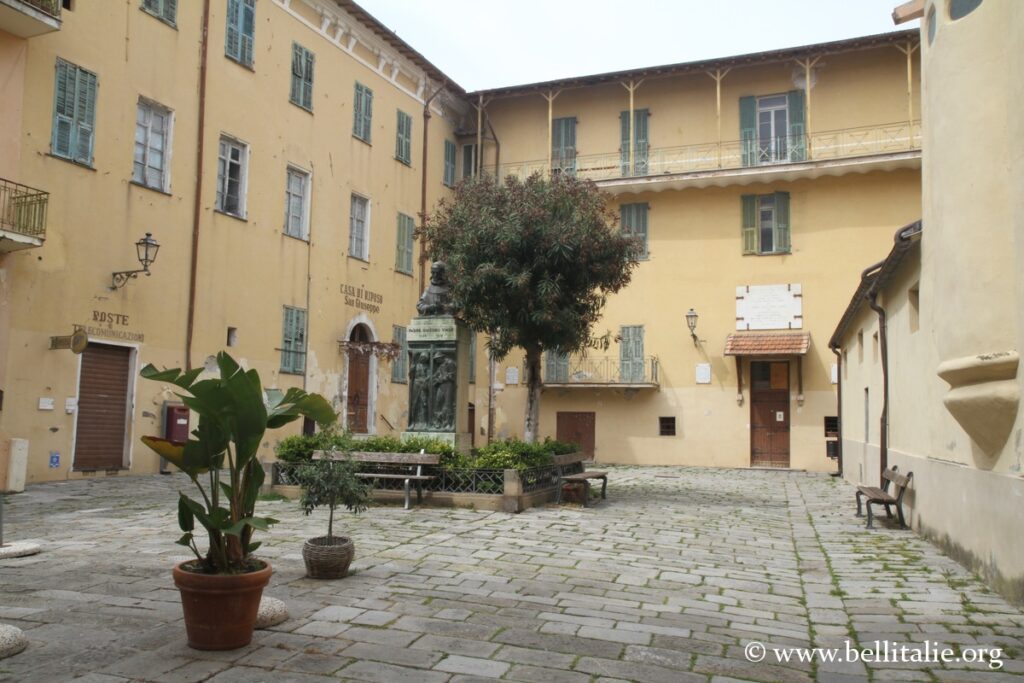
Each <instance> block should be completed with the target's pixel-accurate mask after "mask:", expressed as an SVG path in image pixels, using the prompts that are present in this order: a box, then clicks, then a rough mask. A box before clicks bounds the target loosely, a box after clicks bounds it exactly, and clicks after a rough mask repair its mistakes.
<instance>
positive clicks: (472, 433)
mask: <svg viewBox="0 0 1024 683" xmlns="http://www.w3.org/2000/svg"><path fill="white" fill-rule="evenodd" d="M474 446H476V405H475V404H473V403H470V404H469V447H470V448H473V447H474Z"/></svg>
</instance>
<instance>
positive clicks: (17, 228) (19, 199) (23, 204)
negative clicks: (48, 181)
mask: <svg viewBox="0 0 1024 683" xmlns="http://www.w3.org/2000/svg"><path fill="white" fill-rule="evenodd" d="M49 202H50V193H49V192H44V191H42V190H37V189H35V188H34V187H29V186H28V185H21V184H19V183H15V182H11V181H10V180H5V179H3V178H0V228H2V229H3V230H8V231H10V232H17V233H20V234H22V235H30V236H32V237H43V236H44V235H45V234H46V207H47V205H48V204H49Z"/></svg>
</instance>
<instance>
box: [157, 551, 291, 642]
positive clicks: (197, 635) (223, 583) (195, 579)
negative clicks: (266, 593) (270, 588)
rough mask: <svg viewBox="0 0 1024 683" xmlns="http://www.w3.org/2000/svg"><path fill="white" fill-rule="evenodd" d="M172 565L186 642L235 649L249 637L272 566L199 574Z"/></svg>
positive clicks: (249, 639)
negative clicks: (183, 620) (179, 598)
mask: <svg viewBox="0 0 1024 683" xmlns="http://www.w3.org/2000/svg"><path fill="white" fill-rule="evenodd" d="M192 561H193V560H190V561H189V562H181V563H179V564H176V565H174V584H175V585H176V586H177V587H178V590H179V591H180V592H181V607H182V610H183V611H184V612H185V631H186V633H187V634H188V645H189V647H193V648H195V649H197V650H234V649H235V648H239V647H244V646H245V645H248V644H249V642H250V641H251V640H252V632H253V629H254V628H255V627H256V614H257V612H259V609H260V598H262V597H263V587H264V586H266V585H267V582H268V581H270V574H271V569H270V565H269V564H267V563H266V562H264V563H263V569H259V570H257V571H254V572H249V573H247V574H199V573H196V572H190V571H186V570H184V569H182V565H186V564H189V563H190V562H192Z"/></svg>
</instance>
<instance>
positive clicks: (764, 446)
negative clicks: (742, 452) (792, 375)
mask: <svg viewBox="0 0 1024 683" xmlns="http://www.w3.org/2000/svg"><path fill="white" fill-rule="evenodd" d="M789 405H790V403H789V363H787V362H784V361H770V362H767V361H754V362H752V363H751V364H750V466H751V467H789Z"/></svg>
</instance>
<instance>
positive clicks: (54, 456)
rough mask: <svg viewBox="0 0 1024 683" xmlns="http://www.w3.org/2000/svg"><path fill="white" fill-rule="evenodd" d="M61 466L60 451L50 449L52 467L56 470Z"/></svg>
mask: <svg viewBox="0 0 1024 683" xmlns="http://www.w3.org/2000/svg"><path fill="white" fill-rule="evenodd" d="M58 467H60V451H50V469H51V470H55V469H57V468H58Z"/></svg>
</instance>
